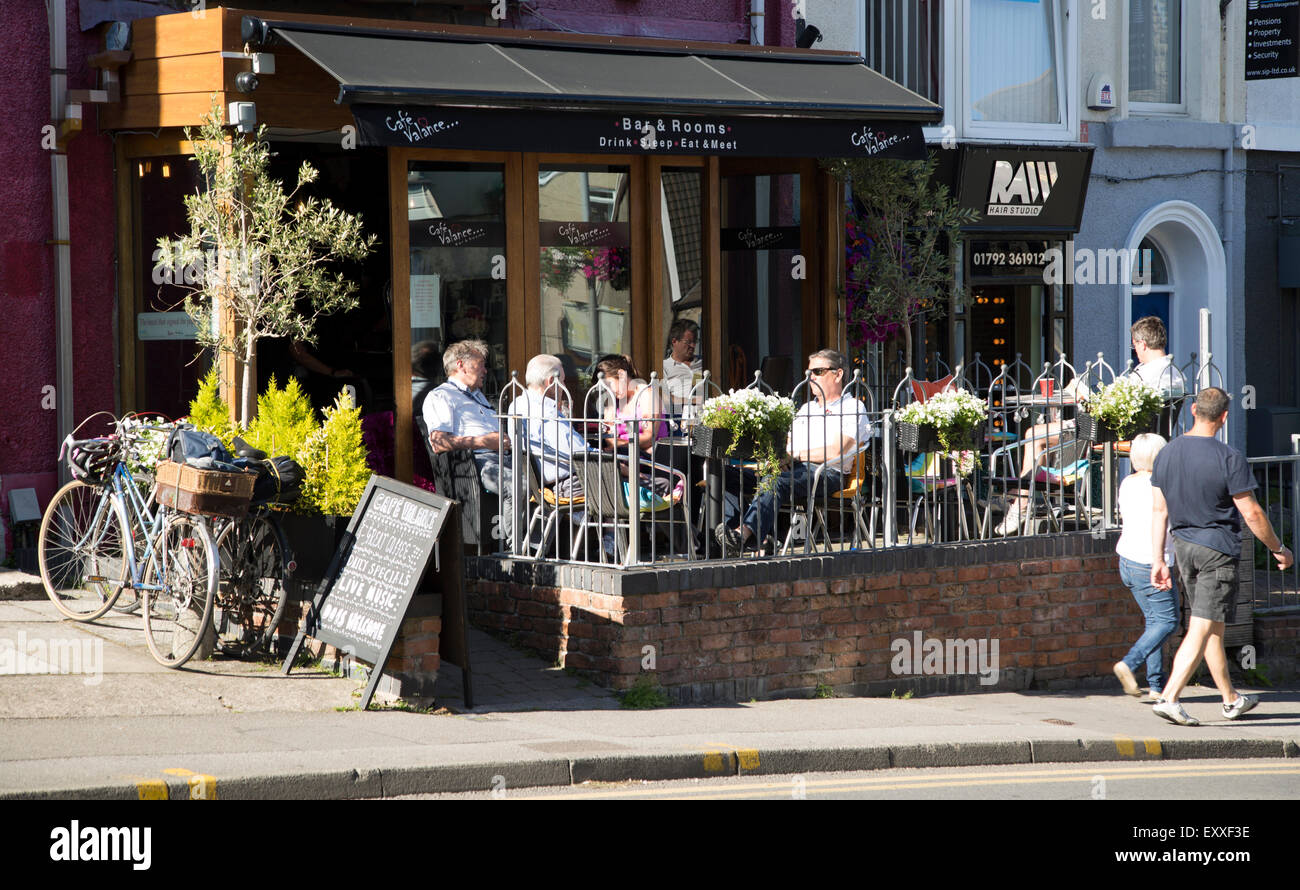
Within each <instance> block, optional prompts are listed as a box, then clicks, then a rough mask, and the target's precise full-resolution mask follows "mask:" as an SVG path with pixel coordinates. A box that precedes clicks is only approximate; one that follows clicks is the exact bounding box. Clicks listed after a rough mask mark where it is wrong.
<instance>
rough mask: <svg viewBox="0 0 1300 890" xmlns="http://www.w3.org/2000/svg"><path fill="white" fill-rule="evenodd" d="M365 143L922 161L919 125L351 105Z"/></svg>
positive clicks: (580, 151)
mask: <svg viewBox="0 0 1300 890" xmlns="http://www.w3.org/2000/svg"><path fill="white" fill-rule="evenodd" d="M352 113H353V115H354V116H355V117H356V120H357V128H358V130H359V132H360V134H361V142H362V144H364V145H396V146H402V147H406V148H448V149H479V150H495V151H548V152H573V153H584V154H586V153H593V152H595V153H609V154H647V155H652V154H667V155H719V156H724V157H853V156H855V155H857V156H865V157H873V158H892V159H895V160H921V159H923V158H924V157H925V136H924V135H923V134H922V132H921V126H920V125H919V124H913V123H904V122H897V121H853V120H821V119H797V118H776V117H742V116H722V115H654V116H647V115H638V114H627V115H618V114H591V113H585V112H573V111H552V110H531V109H528V110H498V109H487V108H460V107H447V108H438V107H415V106H411V107H408V106H397V105H354V106H352Z"/></svg>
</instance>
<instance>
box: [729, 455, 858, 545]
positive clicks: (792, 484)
mask: <svg viewBox="0 0 1300 890" xmlns="http://www.w3.org/2000/svg"><path fill="white" fill-rule="evenodd" d="M816 474H817V465H816V464H805V463H796V464H795V465H794V466H793V467H792V468H791V469H789V470H786V471H785V472H784V473H782V474H781V475H779V476H777V477H776V486H775V487H774V488H773V489H772V490H771V491H769V492H766V493H764V494H760V495H758V496H757V497H755V498H754V500H753V502H751V503H750V505H749V507H748V508H747V509H746V510H745V520H744V522H745V525H747V526H749V527H750V529H751V530H752V531H753V532H754V534H755V535H757V536H758V539H759V540H760V541H761V540H763V538H764V537H766V536H767V535H770V534H772V532H773V531H774V530H775V528H776V511H777V508H778V507H779V506H780V505H782V504H790V503H794V504H804V503H807V500H808V492H809V491H811V490H812V487H813V477H814V476H815V475H816ZM843 479H844V477H843V476H841V475H840V474H839V473H837V472H836V471H835V470H830V469H828V470H825V471H823V472H822V476H821V479H820V480H819V483H818V486H817V497H825V496H826V495H827V494H828V493H829V492H835V491H839V490H840V489H841V488H843V487H844V482H843Z"/></svg>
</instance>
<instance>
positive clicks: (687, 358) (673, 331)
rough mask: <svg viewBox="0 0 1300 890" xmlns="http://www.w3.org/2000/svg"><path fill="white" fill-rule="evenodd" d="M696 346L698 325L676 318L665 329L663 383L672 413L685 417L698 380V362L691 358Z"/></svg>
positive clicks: (698, 340)
mask: <svg viewBox="0 0 1300 890" xmlns="http://www.w3.org/2000/svg"><path fill="white" fill-rule="evenodd" d="M699 343H700V326H699V325H697V324H696V323H695V322H693V321H691V320H690V319H687V318H679V319H677V320H676V321H674V322H673V324H672V327H670V328H669V329H668V354H667V355H666V356H665V357H664V370H663V383H664V389H665V390H667V392H668V395H669V398H670V400H671V404H670V405H669V408H670V410H671V412H672V413H673V414H676V415H679V416H683V415H687V416H688V415H689V413H690V411H689V409H690V408H691V395H692V390H693V389H694V387H695V382H696V380H697V379H699V376H698V375H699V374H700V370H701V363H700V360H699V359H698V358H696V357H695V352H696V349H698V347H699Z"/></svg>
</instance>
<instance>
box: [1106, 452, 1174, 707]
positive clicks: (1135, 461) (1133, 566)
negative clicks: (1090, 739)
mask: <svg viewBox="0 0 1300 890" xmlns="http://www.w3.org/2000/svg"><path fill="white" fill-rule="evenodd" d="M1164 447H1165V440H1164V439H1163V438H1162V437H1160V436H1157V435H1156V434H1155V433H1143V434H1142V435H1140V436H1138V437H1137V438H1135V439H1134V440H1133V446H1132V448H1131V449H1130V452H1129V462H1130V463H1131V464H1132V465H1133V473H1132V474H1130V475H1129V476H1126V477H1125V478H1124V481H1123V482H1121V483H1120V486H1119V515H1120V521H1121V523H1122V525H1123V530H1122V531H1121V532H1120V536H1119V542H1118V543H1117V544H1116V545H1115V552H1116V553H1118V554H1119V576H1120V579H1121V580H1122V581H1123V582H1124V583H1125V584H1126V585H1127V586H1128V589H1129V590H1130V591H1132V593H1133V599H1135V600H1137V604H1138V608H1140V609H1141V610H1142V614H1143V616H1144V617H1145V618H1146V628H1145V629H1144V630H1143V631H1142V636H1141V637H1139V638H1138V641H1137V642H1136V643H1134V644H1133V648H1132V649H1130V650H1129V651H1128V654H1127V655H1125V656H1124V659H1123V660H1122V661H1117V662H1115V668H1114V670H1115V676H1117V677H1119V682H1120V683H1121V684H1122V685H1123V686H1124V691H1125V692H1127V693H1128V694H1129V695H1141V694H1142V690H1141V689H1140V688H1139V687H1138V683H1137V677H1136V676H1135V674H1136V673H1137V670H1138V668H1139V667H1140V666H1141V665H1142V664H1143V663H1145V664H1146V669H1147V684H1148V685H1149V686H1150V687H1151V695H1150V701H1151V702H1152V703H1154V702H1155V701H1157V700H1159V698H1160V692H1161V690H1163V689H1164V688H1165V679H1166V677H1165V668H1164V653H1163V651H1162V648H1163V646H1164V642H1165V637H1167V636H1169V634H1171V633H1173V631H1174V629H1175V628H1176V627H1178V590H1177V588H1176V587H1173V586H1171V587H1170V588H1169V589H1168V590H1161V589H1159V588H1158V587H1155V586H1154V585H1152V583H1151V563H1152V561H1153V559H1152V552H1151V543H1152V542H1151V468H1152V466H1154V464H1155V460H1156V455H1157V454H1159V453H1160V449H1162V448H1164ZM1164 549H1165V553H1164V556H1165V562H1166V563H1169V564H1170V565H1172V564H1173V562H1172V561H1173V558H1174V544H1173V539H1172V538H1171V537H1170V536H1169V534H1168V533H1166V534H1165V546H1164Z"/></svg>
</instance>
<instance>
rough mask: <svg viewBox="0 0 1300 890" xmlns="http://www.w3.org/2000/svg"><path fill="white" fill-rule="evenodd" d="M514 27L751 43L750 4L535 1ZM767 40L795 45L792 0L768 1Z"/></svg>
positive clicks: (735, 0) (723, 0)
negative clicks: (533, 11)
mask: <svg viewBox="0 0 1300 890" xmlns="http://www.w3.org/2000/svg"><path fill="white" fill-rule="evenodd" d="M529 6H530V7H532V9H533V10H536V13H532V12H529V11H521V12H517V13H513V15H514V16H515V18H514V20H513V21H512V24H514V25H515V26H516V27H520V28H534V29H537V30H546V31H555V30H565V29H568V30H573V31H580V32H583V33H587V34H616V35H621V36H636V37H663V38H669V39H673V40H711V41H717V42H720V43H736V42H738V41H739V42H744V43H748V42H749V6H750V4H749V0H534V2H532V3H530V4H529ZM766 6H767V9H766V16H765V19H766V22H765V24H766V30H765V32H764V33H765V35H766V36H765V39H766V42H767V43H768V44H769V45H779V46H793V45H794V18H793V16H791V15H790V10H791V9H792V8H793V7H792V5H791V0H767V4H766Z"/></svg>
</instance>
